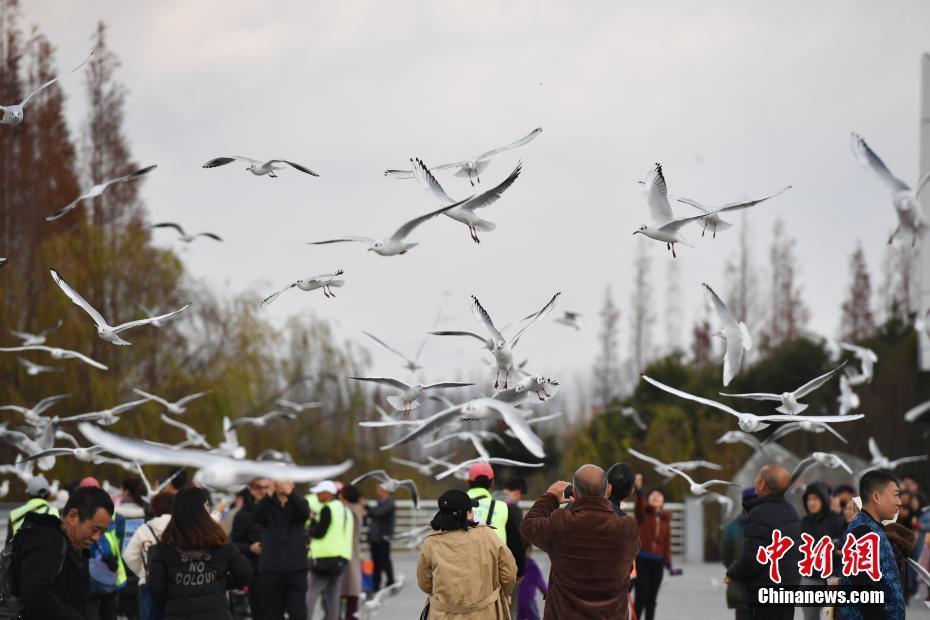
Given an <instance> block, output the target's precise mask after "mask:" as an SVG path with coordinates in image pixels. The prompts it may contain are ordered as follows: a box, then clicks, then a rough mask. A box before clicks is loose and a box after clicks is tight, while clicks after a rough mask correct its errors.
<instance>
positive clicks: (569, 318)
mask: <svg viewBox="0 0 930 620" xmlns="http://www.w3.org/2000/svg"><path fill="white" fill-rule="evenodd" d="M580 318H581V314H580V313H578V312H571V311H569V310H563V311H562V316H560V317H557V318H556V319H555V322H556V323H558V324H559V325H564V326H565V327H571V328H572V329H574V330H575V331H576V332H580V331H581V322H580V321H579V319H580Z"/></svg>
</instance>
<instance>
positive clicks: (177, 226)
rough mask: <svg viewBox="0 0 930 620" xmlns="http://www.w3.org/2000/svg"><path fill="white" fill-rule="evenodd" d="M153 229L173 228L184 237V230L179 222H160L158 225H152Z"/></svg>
mask: <svg viewBox="0 0 930 620" xmlns="http://www.w3.org/2000/svg"><path fill="white" fill-rule="evenodd" d="M152 228H173V229H175V230H176V231H178V234H179V235H181V236H183V235H184V229H183V228H181V225H180V224H178V223H177V222H159V223H158V224H152Z"/></svg>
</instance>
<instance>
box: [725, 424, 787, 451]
mask: <svg viewBox="0 0 930 620" xmlns="http://www.w3.org/2000/svg"><path fill="white" fill-rule="evenodd" d="M785 426H788V425H787V424H786V425H785ZM714 443H716V444H717V445H720V444H722V443H741V444H745V445H747V446H749V447H750V448H752V449H753V450H757V451H759V452H765V445H764V444H763V443H762V442H760V441H759V440H758V439H756V437H755V435H752V434H750V433H744V432H743V431H727V432H725V433H724V434H723V435H721V436H720V437H718V438H717V441H715V442H714Z"/></svg>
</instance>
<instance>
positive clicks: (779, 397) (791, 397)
mask: <svg viewBox="0 0 930 620" xmlns="http://www.w3.org/2000/svg"><path fill="white" fill-rule="evenodd" d="M845 365H846V362H843V363H842V364H840V365H839V366H837V367H836V368H834V369H833V370H831V371H830V372H827V373H824V374H822V375H820V376H819V377H817V378H815V379H811V380H810V381H808V382H807V383H805V384H804V385H802V386H801V387H799V388H797V389H796V390H794V391H793V392H782V393H781V394H771V393H768V392H751V393H748V394H725V393H723V392H720V395H721V396H729V397H731V398H748V399H749V400H769V401H774V402H776V403H781V404H780V405H779V406H777V407H775V411H778V412H780V413H785V414H788V415H797V414H799V413H801V412H802V411H804V410H805V409H807V407H808V406H807V405H806V404H805V403H800V402H798V401H799V400H800V399H802V398H804V397H805V396H807V395H808V394H810V393H811V392H813V391H814V390H816V389H817V388H819V387H820V386H822V385H823V384H824V383H826V382H827V381H829V380H830V379H832V378H833V376H834V375H835V374H836V373H838V372H839V371H840V370H842V369H843V366H845ZM844 413H845V412H844Z"/></svg>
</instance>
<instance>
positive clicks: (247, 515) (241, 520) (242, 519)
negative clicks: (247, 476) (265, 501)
mask: <svg viewBox="0 0 930 620" xmlns="http://www.w3.org/2000/svg"><path fill="white" fill-rule="evenodd" d="M244 501H245V503H244V504H242V508H240V509H239V512H237V513H236V516H235V517H233V524H232V532H230V534H229V540H230V541H231V542H232V543H233V544H234V545H236V546H237V547H239V551H241V552H242V553H243V554H244V555H245V557H247V558H249V560H251V562H252V571H253V572H255V571H257V570H258V561H259V559H260V558H261V556H260V555H255V554H254V553H252V550H251V549H250V547H251V546H252V545H253V544H254V543H257V542H261V541H262V529H263V528H262V526H261V525H259V524H258V523H256V522H255V508H256V502H255V499H254V498H253V497H252V495H251V494H247V495H246V496H245V498H244Z"/></svg>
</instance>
